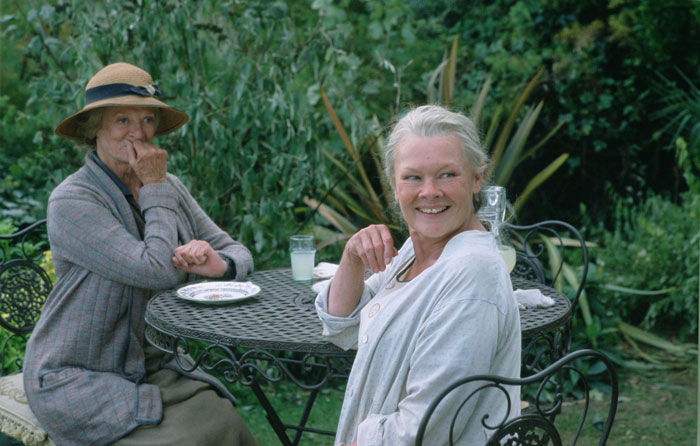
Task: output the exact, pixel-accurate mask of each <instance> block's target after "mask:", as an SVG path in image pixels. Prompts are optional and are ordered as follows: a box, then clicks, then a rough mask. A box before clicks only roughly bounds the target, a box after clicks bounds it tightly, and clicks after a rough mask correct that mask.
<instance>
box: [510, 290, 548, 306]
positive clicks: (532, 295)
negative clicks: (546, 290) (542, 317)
mask: <svg viewBox="0 0 700 446" xmlns="http://www.w3.org/2000/svg"><path fill="white" fill-rule="evenodd" d="M513 294H515V298H516V299H517V300H518V308H520V309H521V310H524V309H526V308H543V307H551V306H552V305H554V299H552V298H551V297H549V296H545V295H544V294H542V292H541V291H540V290H538V289H531V290H515V291H513Z"/></svg>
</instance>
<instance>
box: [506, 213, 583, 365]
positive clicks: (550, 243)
mask: <svg viewBox="0 0 700 446" xmlns="http://www.w3.org/2000/svg"><path fill="white" fill-rule="evenodd" d="M502 228H503V229H505V232H506V233H505V234H502V235H503V236H504V237H507V239H508V240H509V241H510V242H511V243H512V244H513V245H514V247H515V249H516V259H517V262H516V264H515V268H514V269H513V272H512V274H513V275H514V276H516V277H522V278H524V279H528V280H532V281H535V282H539V283H542V284H544V285H547V286H552V287H555V288H557V287H562V288H566V287H563V286H562V285H563V282H568V283H569V284H570V285H571V289H573V290H574V291H573V293H569V298H570V300H571V313H572V315H575V314H576V312H577V307H578V302H579V298H580V297H581V294H582V293H583V290H584V287H585V285H586V278H587V277H588V248H587V247H586V242H585V240H584V239H583V237H582V236H581V234H580V233H579V231H578V230H577V229H576V228H574V227H573V226H572V225H570V224H569V223H566V222H563V221H559V220H547V221H543V222H540V223H535V224H532V225H526V226H520V225H514V224H511V223H504V224H503V226H502ZM567 248H575V249H578V250H579V251H580V255H581V263H582V266H581V274H580V277H579V276H578V275H577V274H575V272H574V270H573V269H572V268H571V267H570V266H569V264H568V263H566V262H565V260H566V256H565V252H564V251H565V250H566V249H567ZM562 291H565V289H563V290H562ZM572 319H573V317H572ZM571 335H572V333H571V321H569V322H568V323H567V324H566V325H565V326H564V327H562V330H561V332H558V333H556V334H555V337H556V339H554V340H551V339H550V340H548V341H547V340H533V341H532V343H531V344H532V346H529V347H527V348H524V351H525V352H530V351H531V350H533V349H534V350H537V349H536V348H534V346H535V345H536V344H540V345H544V344H550V345H549V350H550V351H552V352H553V353H554V355H553V356H551V359H553V360H556V359H559V358H560V357H561V356H562V355H563V354H565V353H566V352H568V351H569V348H570V347H571V338H572V336H571ZM552 349H553V350H552ZM534 350H533V351H534ZM555 351H556V352H555ZM539 353H541V352H539ZM539 353H538V354H539ZM533 355H534V356H537V354H533ZM547 363H548V362H547ZM538 369H541V367H539V368H538Z"/></svg>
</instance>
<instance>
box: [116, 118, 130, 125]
mask: <svg viewBox="0 0 700 446" xmlns="http://www.w3.org/2000/svg"><path fill="white" fill-rule="evenodd" d="M117 122H118V123H120V124H126V123H127V122H129V120H128V119H127V118H119V120H118V121H117Z"/></svg>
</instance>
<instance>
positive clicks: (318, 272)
mask: <svg viewBox="0 0 700 446" xmlns="http://www.w3.org/2000/svg"><path fill="white" fill-rule="evenodd" d="M337 270H338V265H336V264H335V263H327V262H320V263H319V264H318V265H316V267H315V268H314V273H313V276H314V279H329V278H331V277H333V275H335V272H336V271H337Z"/></svg>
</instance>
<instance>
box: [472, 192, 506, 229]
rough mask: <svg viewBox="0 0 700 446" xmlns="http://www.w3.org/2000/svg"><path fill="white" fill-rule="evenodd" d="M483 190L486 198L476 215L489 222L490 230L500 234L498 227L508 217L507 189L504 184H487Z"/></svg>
mask: <svg viewBox="0 0 700 446" xmlns="http://www.w3.org/2000/svg"><path fill="white" fill-rule="evenodd" d="M483 191H484V196H485V198H486V200H485V202H484V204H483V206H481V209H479V212H477V213H476V217H477V218H478V219H479V220H481V221H487V222H489V224H490V225H491V228H490V230H491V231H492V232H493V233H494V234H495V235H498V229H499V227H500V226H501V223H503V220H505V217H506V189H505V188H504V187H503V186H486V187H484V188H483Z"/></svg>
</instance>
